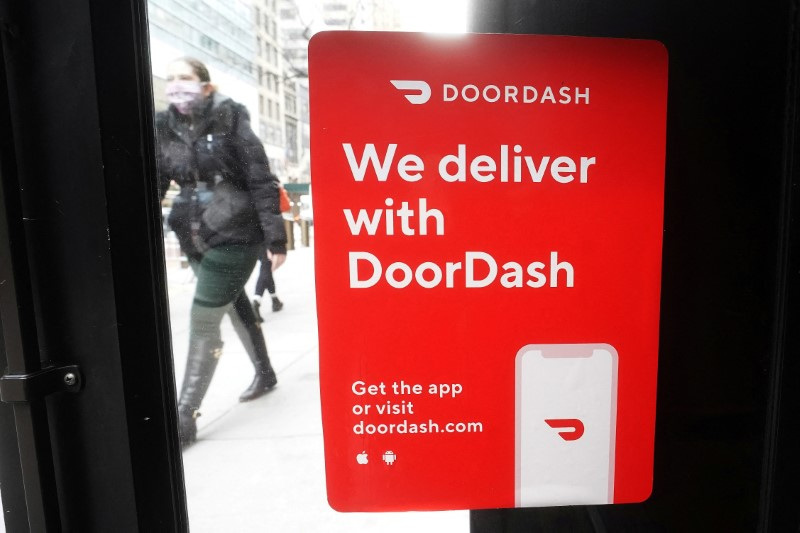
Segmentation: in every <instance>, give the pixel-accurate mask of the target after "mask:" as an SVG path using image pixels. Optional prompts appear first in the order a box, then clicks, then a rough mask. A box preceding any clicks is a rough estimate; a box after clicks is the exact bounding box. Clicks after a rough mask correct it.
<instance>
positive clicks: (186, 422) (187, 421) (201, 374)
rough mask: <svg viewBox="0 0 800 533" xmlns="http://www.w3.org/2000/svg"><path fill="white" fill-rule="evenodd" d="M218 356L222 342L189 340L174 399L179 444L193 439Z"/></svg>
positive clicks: (195, 438)
mask: <svg viewBox="0 0 800 533" xmlns="http://www.w3.org/2000/svg"><path fill="white" fill-rule="evenodd" d="M221 355H222V343H221V342H219V341H216V342H215V341H211V340H209V339H194V340H190V341H189V356H188V358H187V360H186V372H185V373H184V375H183V386H182V387H181V395H180V398H179V399H178V417H179V421H180V426H179V428H178V429H179V435H180V439H181V447H182V448H186V447H187V446H189V445H191V444H192V443H194V442H195V441H196V440H197V423H196V419H197V417H198V416H200V413H199V411H198V410H199V409H200V404H201V403H203V398H204V397H205V395H206V392H207V391H208V386H209V385H210V384H211V378H212V377H213V376H214V371H215V370H216V369H217V363H219V358H220V356H221Z"/></svg>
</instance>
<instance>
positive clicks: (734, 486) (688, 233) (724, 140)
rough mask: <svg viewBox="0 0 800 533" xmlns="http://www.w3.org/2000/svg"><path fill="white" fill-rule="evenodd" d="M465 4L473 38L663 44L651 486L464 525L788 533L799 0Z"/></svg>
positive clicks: (794, 466) (797, 272) (486, 514)
mask: <svg viewBox="0 0 800 533" xmlns="http://www.w3.org/2000/svg"><path fill="white" fill-rule="evenodd" d="M473 7H474V9H473V17H472V24H471V28H470V29H471V30H472V31H478V32H489V33H495V32H500V33H523V34H524V33H538V34H558V35H578V36H587V37H614V38H628V39H655V40H658V41H661V42H662V43H663V44H664V46H665V47H666V49H667V51H668V53H669V93H668V116H667V161H666V172H665V176H666V190H665V220H664V249H663V252H664V253H663V273H662V293H661V294H662V296H661V297H662V303H661V327H660V346H659V370H658V372H659V377H658V400H657V413H656V447H655V458H654V463H655V471H654V484H653V487H654V488H653V494H652V496H651V497H650V498H649V499H648V500H647V501H645V502H643V503H641V504H634V505H624V506H600V507H583V506H577V507H566V508H549V509H524V510H492V511H476V512H473V513H472V530H473V531H475V532H481V533H487V532H500V531H502V532H515V531H526V532H527V531H560V530H570V531H602V530H608V531H618V530H620V531H623V530H624V531H648V532H650V531H654V532H655V531H776V532H777V531H796V530H797V529H798V527H799V526H800V511H799V510H798V506H797V500H798V498H799V497H800V490H798V488H797V487H798V485H797V483H796V479H797V473H798V472H800V460H798V458H797V453H796V449H797V438H798V435H800V421H799V420H800V419H798V417H797V412H798V411H800V393H798V392H797V391H798V390H799V389H798V387H797V383H798V378H800V374H798V371H800V364H798V358H797V357H796V355H795V354H796V353H797V350H798V349H800V340H798V331H800V330H798V328H797V323H798V322H800V305H798V303H797V302H798V301H799V300H800V298H798V297H799V296H800V266H798V265H800V255H798V242H800V241H798V238H799V237H798V235H800V218H798V216H797V209H798V203H799V202H800V200H798V198H797V193H796V190H797V187H798V177H797V176H798V172H800V167H799V166H798V163H797V157H796V154H797V150H798V146H799V145H800V144H799V143H798V139H797V137H798V136H797V134H796V131H797V128H798V127H799V126H800V121H799V120H798V113H797V106H798V101H797V100H798V94H800V93H799V92H798V78H799V76H800V74H799V72H800V67H799V64H800V58H799V56H800V54H799V53H798V47H800V39H798V36H799V35H800V33H799V32H800V19H799V17H798V2H797V1H796V0H781V1H778V2H773V3H770V4H769V5H763V6H762V5H759V6H754V5H752V4H749V3H747V2H743V1H732V2H727V3H726V4H725V6H724V8H720V5H719V4H717V3H715V2H712V1H710V0H697V1H694V2H674V1H670V0H657V1H655V2H636V1H634V0H607V1H604V2H592V1H590V0H537V1H535V2H532V1H529V0H503V1H494V0H474V1H473ZM620 453H624V450H622V451H621V452H620Z"/></svg>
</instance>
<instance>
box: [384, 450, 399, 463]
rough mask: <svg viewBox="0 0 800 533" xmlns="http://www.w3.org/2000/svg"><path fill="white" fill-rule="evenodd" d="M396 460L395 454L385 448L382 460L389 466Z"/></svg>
mask: <svg viewBox="0 0 800 533" xmlns="http://www.w3.org/2000/svg"><path fill="white" fill-rule="evenodd" d="M396 460H397V455H396V454H395V453H394V452H393V451H391V450H387V451H386V453H384V454H383V461H384V462H385V463H386V464H387V465H389V466H392V465H393V464H394V462H395V461H396Z"/></svg>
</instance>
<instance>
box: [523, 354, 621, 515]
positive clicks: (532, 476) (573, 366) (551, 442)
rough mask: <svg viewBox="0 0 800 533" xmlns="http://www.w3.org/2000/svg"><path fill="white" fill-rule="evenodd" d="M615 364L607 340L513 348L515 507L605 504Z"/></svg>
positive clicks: (610, 494) (610, 489) (610, 491)
mask: <svg viewBox="0 0 800 533" xmlns="http://www.w3.org/2000/svg"><path fill="white" fill-rule="evenodd" d="M617 366H618V355H617V351H616V350H615V349H614V347H613V346H610V345H608V344H538V345H535V344H531V345H527V346H524V347H523V348H522V349H520V350H519V352H517V358H516V505H517V507H539V506H551V505H594V504H606V503H613V501H614V444H615V436H616V414H617Z"/></svg>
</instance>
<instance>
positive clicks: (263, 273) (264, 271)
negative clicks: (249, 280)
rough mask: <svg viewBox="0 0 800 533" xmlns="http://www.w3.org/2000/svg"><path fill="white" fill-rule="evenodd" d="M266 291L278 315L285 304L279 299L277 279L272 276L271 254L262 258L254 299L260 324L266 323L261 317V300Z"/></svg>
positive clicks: (274, 311) (273, 310)
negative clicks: (276, 285) (276, 288)
mask: <svg viewBox="0 0 800 533" xmlns="http://www.w3.org/2000/svg"><path fill="white" fill-rule="evenodd" d="M264 291H267V294H269V297H270V300H272V312H273V313H277V312H278V311H280V310H281V309H283V302H282V301H281V300H280V298H278V293H277V291H276V290H275V278H274V277H273V276H272V259H271V258H270V256H269V254H265V255H264V256H262V257H261V269H260V270H259V272H258V280H256V292H255V296H254V297H253V310H254V311H255V313H256V318H257V319H258V321H259V322H264V319H263V318H262V317H261V299H262V298H263V296H264Z"/></svg>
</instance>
